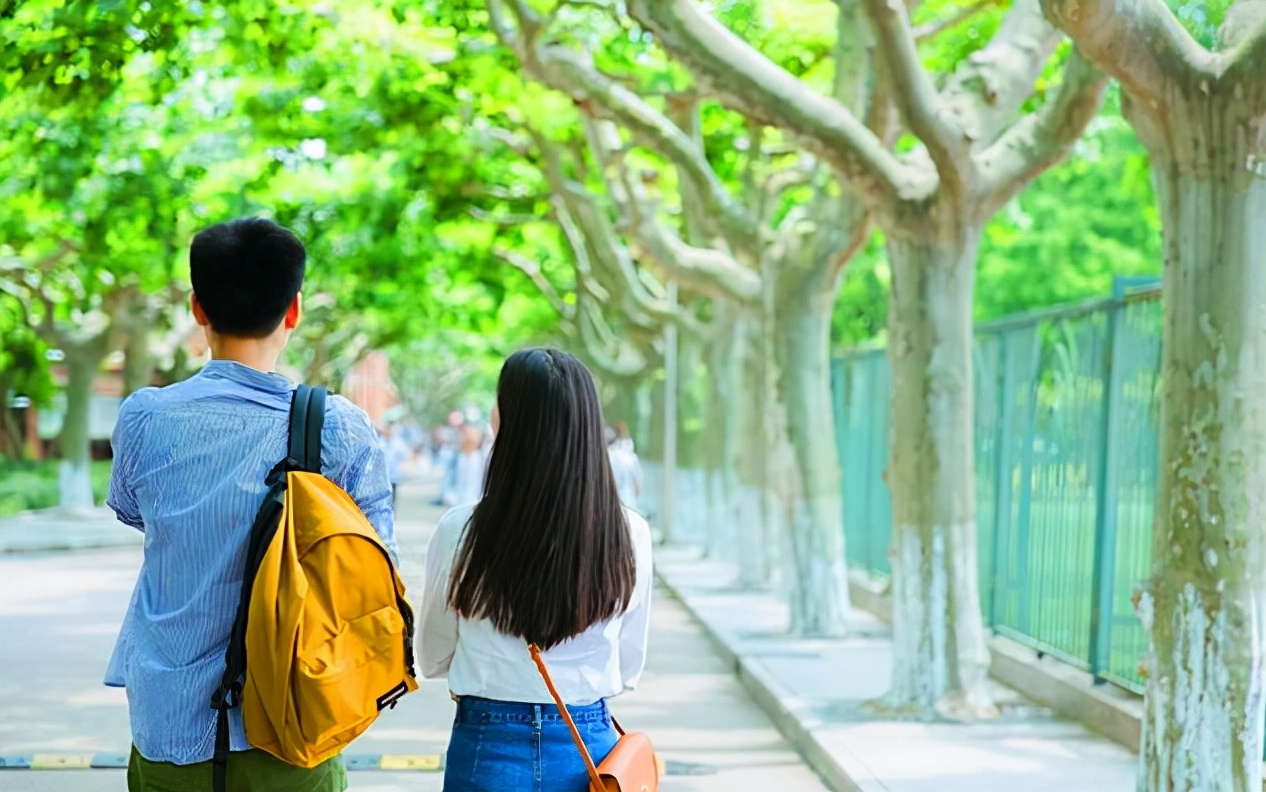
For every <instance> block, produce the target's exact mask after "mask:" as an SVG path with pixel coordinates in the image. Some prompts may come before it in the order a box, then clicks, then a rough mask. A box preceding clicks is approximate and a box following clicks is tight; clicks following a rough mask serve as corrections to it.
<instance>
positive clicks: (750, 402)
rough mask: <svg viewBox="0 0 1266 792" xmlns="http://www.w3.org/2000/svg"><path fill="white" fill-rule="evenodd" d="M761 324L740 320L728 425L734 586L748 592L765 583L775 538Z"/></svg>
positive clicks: (771, 431)
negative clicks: (737, 388) (735, 395)
mask: <svg viewBox="0 0 1266 792" xmlns="http://www.w3.org/2000/svg"><path fill="white" fill-rule="evenodd" d="M763 326H764V325H763V323H761V322H758V321H753V322H742V323H740V327H739V328H738V331H737V332H738V333H739V334H740V342H741V346H742V348H743V350H744V352H745V354H744V355H743V356H742V357H741V358H740V360H741V361H742V363H741V365H742V371H741V377H742V378H741V383H742V385H741V390H742V398H741V399H740V400H739V401H737V402H736V403H737V404H740V405H741V409H742V415H739V416H735V422H734V428H735V430H736V431H737V432H739V433H740V442H739V445H738V448H737V449H736V453H737V454H738V456H737V458H736V459H735V472H736V477H737V485H736V486H737V491H738V493H739V503H740V506H739V513H738V515H737V520H738V525H737V533H738V548H737V556H738V559H737V560H738V569H739V579H738V585H739V586H741V587H753V588H754V587H757V586H763V585H765V584H767V583H768V582H769V579H770V576H771V572H772V567H773V561H774V554H773V547H772V542H771V541H770V537H771V536H775V535H776V533H775V528H776V526H775V523H774V517H775V514H774V509H773V508H772V505H771V497H770V482H769V475H768V473H769V471H768V469H767V468H768V462H769V451H770V446H771V444H772V438H773V437H774V435H775V432H776V430H775V427H773V426H772V423H773V421H772V416H773V413H774V405H775V404H776V401H777V400H776V399H775V398H774V394H773V388H772V387H771V385H772V383H771V376H770V371H771V369H772V368H773V363H772V360H771V358H772V357H773V355H772V354H768V350H770V349H772V347H771V345H770V341H769V338H768V337H767V336H766V335H765V333H764V332H763Z"/></svg>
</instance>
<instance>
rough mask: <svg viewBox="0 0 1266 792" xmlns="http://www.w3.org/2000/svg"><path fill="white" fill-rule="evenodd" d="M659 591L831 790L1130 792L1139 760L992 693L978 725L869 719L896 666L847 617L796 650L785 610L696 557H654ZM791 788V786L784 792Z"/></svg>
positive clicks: (869, 629)
mask: <svg viewBox="0 0 1266 792" xmlns="http://www.w3.org/2000/svg"><path fill="white" fill-rule="evenodd" d="M656 567H657V570H658V573H659V575H660V579H661V581H663V582H664V583H666V584H667V585H668V587H669V588H670V589H671V590H673V591H674V592H675V593H676V594H677V596H678V597H679V598H680V599H681V601H682V602H683V603H684V604H685V606H686V608H687V609H688V610H689V611H690V612H691V613H692V614H693V615H694V616H695V617H696V618H697V619H698V621H699V622H700V623H702V624H703V625H705V627H706V630H707V632H708V633H709V634H710V636H711V639H712V641H713V644H714V646H715V647H718V648H719V650H720V651H721V652H722V653H723V654H724V655H726V656H727V658H728V659H729V661H730V662H731V663H733V664H734V665H736V666H737V667H738V668H739V673H740V676H741V678H742V679H743V681H744V684H745V685H746V686H747V687H748V689H749V691H750V692H752V694H753V696H754V697H755V698H756V699H757V700H758V701H760V702H761V703H762V705H763V707H764V708H765V709H766V711H767V712H769V713H770V714H771V715H772V716H773V717H774V719H775V721H776V722H777V723H778V724H779V726H780V728H782V729H783V731H784V732H785V733H786V734H788V735H790V736H791V737H792V738H793V742H795V743H796V744H797V747H798V748H799V749H800V750H801V751H802V752H803V753H804V754H805V755H806V756H807V757H809V760H810V762H811V764H813V766H814V767H815V769H817V770H818V772H820V773H822V774H823V776H824V777H825V778H826V779H827V781H828V783H830V784H831V785H832V787H833V788H835V789H840V790H862V791H863V792H880V791H881V790H883V791H884V792H1073V791H1074V790H1075V791H1076V792H1129V791H1130V790H1133V789H1135V764H1136V759H1135V756H1134V755H1133V754H1132V753H1130V752H1129V751H1127V750H1126V749H1124V748H1122V747H1120V746H1118V745H1117V744H1115V743H1112V742H1109V741H1108V740H1106V739H1103V738H1101V737H1098V736H1096V735H1094V734H1092V733H1091V732H1089V731H1088V730H1087V729H1085V728H1084V727H1083V726H1081V725H1080V724H1076V723H1071V722H1068V721H1064V720H1060V719H1059V718H1057V717H1056V716H1054V715H1053V714H1052V713H1051V712H1050V711H1049V710H1046V709H1044V708H1041V707H1038V706H1036V705H1034V704H1032V703H1030V702H1028V701H1026V700H1025V699H1024V698H1023V697H1022V696H1020V695H1019V694H1018V693H1016V692H1015V691H1012V690H1009V689H1007V688H1004V687H1002V686H1000V685H995V686H994V695H995V700H996V701H997V702H998V703H999V705H1000V707H1001V709H1002V711H1003V714H1002V717H1001V718H999V719H998V720H996V721H993V722H989V723H981V724H975V725H962V724H954V723H948V722H941V723H923V722H913V721H899V720H892V719H885V718H880V717H876V716H874V715H871V714H869V713H868V712H867V711H866V710H865V709H864V708H863V704H864V703H865V702H867V701H869V700H872V699H875V698H878V697H879V696H882V695H883V694H884V692H885V691H886V689H887V685H888V682H889V674H890V670H891V664H892V642H891V635H890V632H889V629H888V627H887V625H885V624H883V623H882V622H880V621H879V620H877V619H875V618H873V617H871V616H869V615H868V614H865V613H861V612H857V611H854V613H853V614H852V616H851V618H850V622H851V624H850V627H851V631H852V635H851V637H849V638H847V639H842V640H819V641H808V640H795V639H791V638H788V637H786V636H785V635H784V634H783V631H784V630H785V628H786V625H787V623H788V620H787V611H786V607H785V606H784V605H782V604H781V603H780V602H779V601H778V600H777V599H776V598H775V597H774V596H773V595H772V594H771V593H769V592H766V591H757V592H750V591H738V590H736V589H735V588H734V587H733V581H734V580H735V578H736V573H735V570H734V568H733V567H731V566H730V565H727V564H723V563H718V562H715V561H707V560H701V559H699V557H698V553H697V551H694V550H693V549H683V548H672V549H663V548H661V549H660V551H659V555H658V556H657V559H656ZM788 788H791V787H788Z"/></svg>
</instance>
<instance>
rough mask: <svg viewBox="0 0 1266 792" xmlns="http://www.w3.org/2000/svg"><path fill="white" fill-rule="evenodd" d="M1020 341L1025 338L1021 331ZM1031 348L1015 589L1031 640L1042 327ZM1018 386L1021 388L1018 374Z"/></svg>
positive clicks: (1032, 335)
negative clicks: (1018, 569)
mask: <svg viewBox="0 0 1266 792" xmlns="http://www.w3.org/2000/svg"><path fill="white" fill-rule="evenodd" d="M1016 336H1017V338H1019V337H1021V336H1020V333H1019V332H1018V331H1017V333H1016ZM1023 337H1024V338H1025V341H1026V343H1027V344H1028V345H1029V354H1030V357H1029V358H1028V359H1027V361H1026V362H1027V363H1028V365H1027V366H1026V367H1025V373H1026V375H1027V376H1026V379H1024V380H1023V384H1024V387H1025V392H1026V393H1027V395H1028V398H1027V402H1026V407H1027V409H1026V411H1025V415H1024V432H1023V434H1022V435H1021V437H1022V438H1023V443H1024V445H1023V446H1021V448H1020V482H1019V483H1020V488H1019V489H1020V505H1019V509H1018V511H1017V515H1016V521H1015V557H1016V563H1017V565H1023V567H1022V569H1023V571H1022V573H1021V575H1020V576H1019V577H1018V579H1017V585H1016V586H1015V589H1016V593H1017V595H1018V596H1017V599H1018V600H1019V601H1018V602H1017V603H1016V619H1015V621H1016V623H1015V625H1014V627H1015V629H1017V630H1019V632H1020V633H1021V634H1022V635H1028V636H1031V634H1032V627H1031V625H1032V623H1033V575H1032V571H1031V569H1030V564H1031V560H1032V559H1031V558H1030V554H1029V545H1030V539H1031V538H1032V533H1033V443H1034V441H1035V440H1036V439H1037V409H1038V391H1039V390H1040V380H1041V370H1042V339H1041V334H1040V333H1039V331H1038V326H1037V325H1033V326H1032V327H1031V328H1028V329H1026V331H1025V334H1024V336H1023ZM1014 373H1015V374H1016V384H1017V385H1019V384H1020V378H1019V376H1018V372H1014Z"/></svg>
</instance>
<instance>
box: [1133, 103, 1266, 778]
mask: <svg viewBox="0 0 1266 792" xmlns="http://www.w3.org/2000/svg"><path fill="white" fill-rule="evenodd" d="M1202 102H1203V103H1204V104H1205V106H1204V107H1200V108H1190V107H1188V108H1184V109H1183V110H1177V109H1174V108H1171V114H1177V116H1181V120H1179V121H1178V123H1182V124H1183V125H1184V127H1188V128H1187V129H1186V131H1187V132H1188V133H1189V137H1190V138H1191V141H1192V143H1193V144H1199V145H1193V148H1195V149H1196V151H1195V152H1187V155H1188V156H1185V157H1175V156H1174V155H1173V154H1172V152H1165V151H1159V150H1158V147H1157V146H1155V145H1153V146H1149V148H1152V149H1153V157H1152V161H1153V168H1154V171H1155V179H1156V183H1157V187H1158V190H1157V193H1158V198H1159V202H1160V205H1161V213H1162V216H1163V221H1164V229H1165V242H1166V260H1165V287H1164V290H1165V291H1164V295H1165V300H1164V304H1165V334H1164V343H1163V344H1162V355H1163V357H1162V369H1161V376H1162V382H1163V391H1162V397H1161V426H1160V434H1161V437H1160V448H1161V465H1160V486H1159V490H1160V491H1159V497H1158V502H1157V509H1156V521H1155V528H1154V537H1155V538H1154V541H1155V545H1154V551H1153V561H1152V578H1151V582H1150V585H1149V590H1148V591H1147V592H1145V593H1144V594H1142V596H1141V598H1140V601H1139V612H1140V615H1141V617H1142V620H1143V622H1144V625H1145V626H1146V627H1147V629H1148V631H1149V633H1150V635H1151V647H1152V661H1153V667H1152V669H1151V673H1150V674H1149V676H1148V682H1147V693H1146V704H1145V707H1144V726H1143V745H1142V749H1141V751H1140V779H1139V789H1140V790H1175V791H1176V792H1191V791H1194V790H1215V789H1216V790H1226V791H1227V792H1232V791H1233V792H1249V791H1250V790H1251V791H1252V792H1258V791H1259V790H1261V788H1262V718H1263V696H1262V682H1263V680H1262V673H1263V660H1264V650H1263V640H1266V638H1264V636H1266V500H1264V496H1263V494H1264V493H1266V312H1263V308H1262V306H1263V305H1266V223H1264V222H1263V219H1262V218H1263V217H1266V180H1263V179H1262V178H1260V177H1255V175H1254V174H1253V173H1252V172H1251V171H1249V170H1248V169H1246V168H1245V167H1244V163H1245V162H1246V161H1247V162H1249V163H1250V164H1251V163H1252V162H1254V158H1256V161H1257V162H1259V163H1260V162H1266V156H1264V155H1266V151H1263V150H1262V147H1263V138H1262V137H1261V134H1260V132H1258V133H1256V135H1246V134H1245V133H1244V130H1243V129H1241V128H1239V125H1237V124H1233V123H1230V120H1231V119H1232V118H1233V116H1234V113H1233V112H1231V111H1230V110H1229V109H1228V108H1227V107H1226V106H1225V105H1226V104H1227V103H1225V102H1222V103H1219V102H1209V101H1208V100H1207V99H1204V100H1202ZM1209 105H1212V106H1209ZM1177 116H1176V117H1177ZM1201 127H1203V128H1201ZM1260 128H1261V127H1260V126H1259V127H1258V129H1260ZM1246 143H1247V145H1248V147H1250V150H1249V151H1245V150H1244V148H1245V144H1246ZM1253 147H1255V148H1256V150H1253Z"/></svg>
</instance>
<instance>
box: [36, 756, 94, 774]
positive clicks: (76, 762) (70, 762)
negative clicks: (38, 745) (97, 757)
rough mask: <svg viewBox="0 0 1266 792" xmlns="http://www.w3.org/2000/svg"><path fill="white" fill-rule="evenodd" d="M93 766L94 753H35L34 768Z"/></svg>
mask: <svg viewBox="0 0 1266 792" xmlns="http://www.w3.org/2000/svg"><path fill="white" fill-rule="evenodd" d="M90 767H92V754H46V753H42V754H35V755H34V756H32V757H31V769H32V770H87V769H88V768H90Z"/></svg>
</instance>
